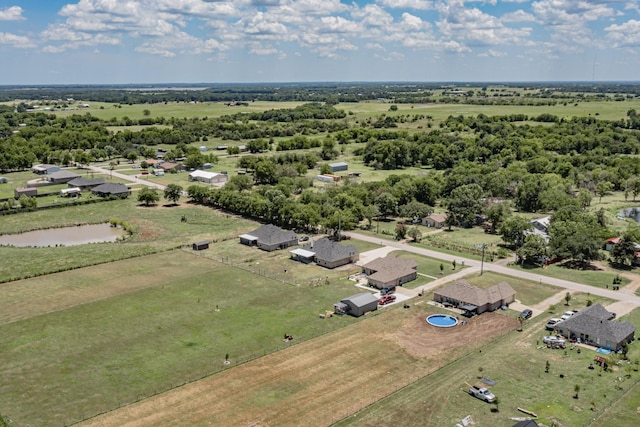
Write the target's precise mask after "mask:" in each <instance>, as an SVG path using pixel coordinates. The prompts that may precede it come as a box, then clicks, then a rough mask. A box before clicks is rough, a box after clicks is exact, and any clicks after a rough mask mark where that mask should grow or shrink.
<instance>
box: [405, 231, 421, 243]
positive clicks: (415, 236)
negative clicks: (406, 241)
mask: <svg viewBox="0 0 640 427" xmlns="http://www.w3.org/2000/svg"><path fill="white" fill-rule="evenodd" d="M407 234H408V235H409V237H411V239H412V240H413V241H414V242H419V241H420V240H421V239H422V232H421V231H420V230H419V229H418V227H412V228H411V229H409V231H408V232H407Z"/></svg>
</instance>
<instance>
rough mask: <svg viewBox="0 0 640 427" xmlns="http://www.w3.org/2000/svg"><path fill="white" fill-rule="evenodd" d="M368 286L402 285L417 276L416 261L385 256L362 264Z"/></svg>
mask: <svg viewBox="0 0 640 427" xmlns="http://www.w3.org/2000/svg"><path fill="white" fill-rule="evenodd" d="M362 272H363V273H364V274H366V275H367V282H368V284H369V286H373V287H376V288H378V289H382V288H384V287H387V286H402V285H403V284H404V283H407V282H411V281H412V280H415V279H416V278H417V277H418V263H416V261H415V260H413V259H407V258H398V257H394V256H386V257H384V258H376V259H374V260H373V261H371V262H368V263H367V264H365V265H363V266H362Z"/></svg>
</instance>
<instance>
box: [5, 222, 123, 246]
mask: <svg viewBox="0 0 640 427" xmlns="http://www.w3.org/2000/svg"><path fill="white" fill-rule="evenodd" d="M124 235H125V231H124V230H122V229H121V228H118V227H111V225H110V224H109V223H105V224H89V225H77V226H73V227H62V228H48V229H46V230H36V231H28V232H26V233H20V234H3V235H0V245H11V246H16V247H26V246H32V247H46V246H57V245H58V246H76V245H84V244H86V243H100V242H115V241H116V240H118V238H119V237H121V236H124Z"/></svg>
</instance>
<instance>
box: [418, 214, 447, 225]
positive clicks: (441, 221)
mask: <svg viewBox="0 0 640 427" xmlns="http://www.w3.org/2000/svg"><path fill="white" fill-rule="evenodd" d="M446 222H447V214H445V213H436V214H431V215H428V216H425V217H424V218H422V225H426V226H427V227H433V228H443V227H444V226H445V225H447V223H446Z"/></svg>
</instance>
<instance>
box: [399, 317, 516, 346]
mask: <svg viewBox="0 0 640 427" xmlns="http://www.w3.org/2000/svg"><path fill="white" fill-rule="evenodd" d="M463 320H464V321H465V322H466V324H465V325H462V324H460V323H458V325H457V326H454V327H452V328H437V327H435V326H431V325H429V324H428V323H427V322H426V320H425V316H419V315H416V316H414V317H412V318H410V319H407V320H406V321H405V322H404V325H403V327H402V329H401V330H399V331H397V332H395V333H394V334H393V335H392V337H393V339H395V340H396V341H397V343H398V344H399V345H400V346H401V347H402V348H404V349H405V351H407V352H408V353H409V354H411V355H412V356H414V357H431V356H435V355H438V354H441V353H443V352H446V351H448V350H452V349H455V348H458V347H462V346H464V345H467V344H470V343H474V342H480V341H484V340H486V339H487V338H490V337H494V336H496V335H502V334H504V333H506V332H508V331H512V330H513V329H515V328H516V327H518V321H517V320H516V319H514V318H512V317H508V316H505V315H503V314H500V313H495V312H494V313H484V314H482V315H480V316H476V317H474V318H472V319H464V318H463ZM463 320H461V322H462V321H463Z"/></svg>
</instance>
